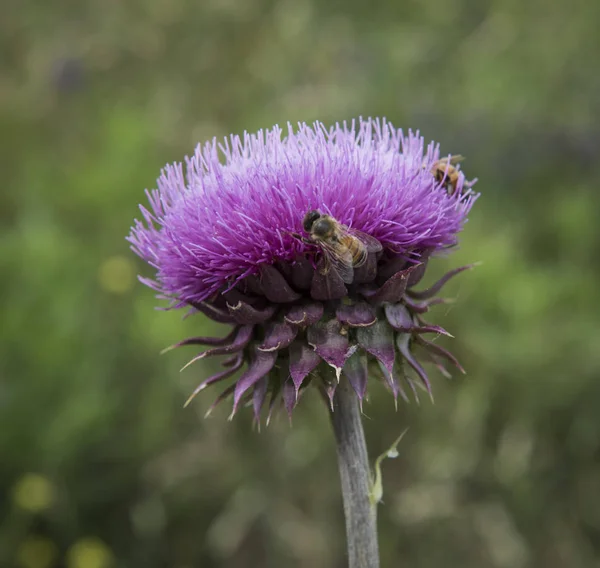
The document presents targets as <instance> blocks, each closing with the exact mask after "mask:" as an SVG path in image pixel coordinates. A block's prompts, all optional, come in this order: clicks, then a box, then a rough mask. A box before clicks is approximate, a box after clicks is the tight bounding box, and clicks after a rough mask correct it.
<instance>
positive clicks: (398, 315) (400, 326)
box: [383, 304, 415, 332]
mask: <svg viewBox="0 0 600 568" xmlns="http://www.w3.org/2000/svg"><path fill="white" fill-rule="evenodd" d="M383 311H384V312H385V317H386V319H387V320H388V322H389V324H390V325H391V326H392V327H393V328H394V329H396V330H398V331H405V332H406V331H410V330H411V329H412V328H413V327H415V324H414V322H413V318H412V316H411V314H410V312H409V311H408V309H407V308H406V306H404V305H402V304H386V305H385V306H384V307H383Z"/></svg>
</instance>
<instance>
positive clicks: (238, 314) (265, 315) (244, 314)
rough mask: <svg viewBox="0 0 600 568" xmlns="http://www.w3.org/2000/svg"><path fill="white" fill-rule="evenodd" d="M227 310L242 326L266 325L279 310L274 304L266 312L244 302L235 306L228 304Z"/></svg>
mask: <svg viewBox="0 0 600 568" xmlns="http://www.w3.org/2000/svg"><path fill="white" fill-rule="evenodd" d="M227 308H228V309H229V313H230V314H231V315H232V316H233V319H234V320H235V321H236V322H238V323H241V324H256V323H264V322H265V321H267V320H268V319H271V318H272V317H273V315H274V314H275V311H276V310H277V307H276V306H274V305H273V304H271V305H269V306H267V307H266V308H265V309H264V310H257V309H255V308H253V307H252V306H251V305H249V304H246V303H244V302H238V303H237V304H234V305H231V304H227Z"/></svg>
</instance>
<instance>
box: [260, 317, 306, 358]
mask: <svg viewBox="0 0 600 568" xmlns="http://www.w3.org/2000/svg"><path fill="white" fill-rule="evenodd" d="M297 333H298V332H297V330H296V329H295V328H294V326H292V325H290V324H289V323H285V322H283V323H270V324H269V325H268V326H267V330H266V332H265V339H264V341H263V342H262V343H261V345H260V346H259V347H258V349H259V350H260V351H277V350H278V349H283V348H284V347H287V346H288V345H289V344H290V343H291V342H292V341H294V338H295V337H296V334H297Z"/></svg>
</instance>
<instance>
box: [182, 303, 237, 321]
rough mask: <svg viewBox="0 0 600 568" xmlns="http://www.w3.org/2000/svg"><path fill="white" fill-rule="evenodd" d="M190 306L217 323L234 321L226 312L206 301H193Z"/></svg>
mask: <svg viewBox="0 0 600 568" xmlns="http://www.w3.org/2000/svg"><path fill="white" fill-rule="evenodd" d="M191 306H192V307H193V308H194V309H195V310H198V311H199V312H202V313H203V314H204V315H205V316H206V317H209V318H210V319H211V320H213V321H216V322H218V323H231V324H233V323H235V320H234V319H233V318H232V317H231V315H229V314H228V313H227V312H225V311H223V310H220V309H219V308H217V307H215V306H212V305H211V304H209V303H208V302H194V303H193V304H191Z"/></svg>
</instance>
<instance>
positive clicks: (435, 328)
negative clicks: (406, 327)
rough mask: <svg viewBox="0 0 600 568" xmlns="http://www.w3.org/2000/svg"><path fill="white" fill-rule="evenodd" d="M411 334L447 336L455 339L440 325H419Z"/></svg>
mask: <svg viewBox="0 0 600 568" xmlns="http://www.w3.org/2000/svg"><path fill="white" fill-rule="evenodd" d="M411 333H414V334H421V333H437V334H438V335H445V336H446V337H454V336H453V335H452V334H451V333H450V332H449V331H446V330H445V329H444V328H443V327H441V326H439V325H418V326H415V327H413V328H412V329H411Z"/></svg>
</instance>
